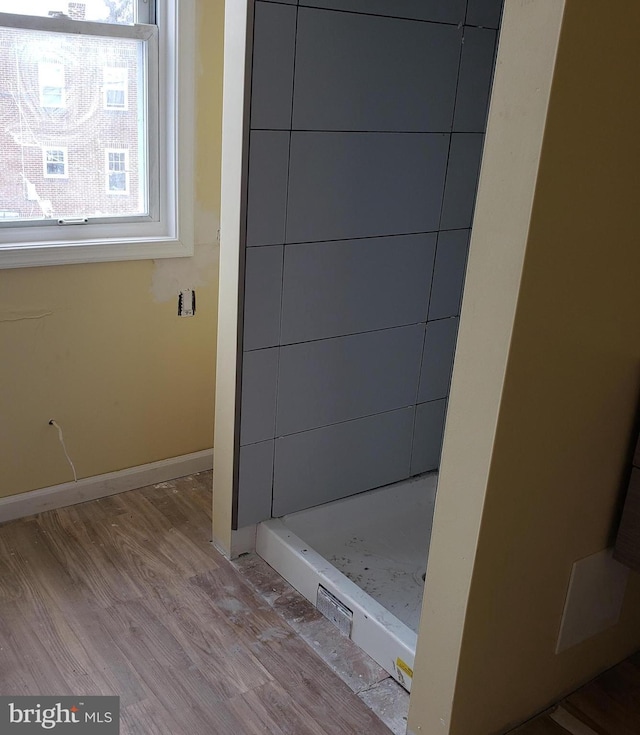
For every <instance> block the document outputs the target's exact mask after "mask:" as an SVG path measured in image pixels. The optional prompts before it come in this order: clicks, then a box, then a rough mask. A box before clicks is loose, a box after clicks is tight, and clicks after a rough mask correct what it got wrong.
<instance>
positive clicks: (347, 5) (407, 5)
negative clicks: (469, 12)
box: [300, 0, 466, 24]
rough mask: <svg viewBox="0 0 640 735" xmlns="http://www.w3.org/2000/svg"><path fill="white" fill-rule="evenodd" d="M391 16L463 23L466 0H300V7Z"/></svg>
mask: <svg viewBox="0 0 640 735" xmlns="http://www.w3.org/2000/svg"><path fill="white" fill-rule="evenodd" d="M303 5H311V6H313V7H316V8H330V9H333V10H349V11H352V12H356V13H370V14H373V15H389V16H394V17H396V18H413V19H416V20H432V21H437V22H439V23H454V24H458V23H462V21H463V20H464V11H465V5H466V2H465V0H300V6H303Z"/></svg>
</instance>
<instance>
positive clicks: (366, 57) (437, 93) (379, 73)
mask: <svg viewBox="0 0 640 735" xmlns="http://www.w3.org/2000/svg"><path fill="white" fill-rule="evenodd" d="M461 37H462V29H460V28H457V27H456V26H451V25H445V24H440V23H409V22H407V21H406V20H398V19H396V18H384V17H380V16H373V15H359V14H357V13H333V12H331V11H327V10H316V9H311V8H300V10H299V16H298V36H297V45H296V72H295V74H296V81H295V97H294V107H293V128H294V130H363V131H364V130H367V131H398V132H402V131H414V132H419V131H422V132H432V131H433V132H448V131H449V130H451V121H452V119H453V107H454V101H455V94H456V78H457V74H458V61H459V56H460V42H461ZM329 49H330V52H328V50H329ZM426 69H427V70H428V69H431V70H437V73H425V70H426Z"/></svg>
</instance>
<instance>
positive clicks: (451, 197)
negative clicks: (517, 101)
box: [440, 133, 484, 230]
mask: <svg viewBox="0 0 640 735" xmlns="http://www.w3.org/2000/svg"><path fill="white" fill-rule="evenodd" d="M483 140H484V135H482V133H455V134H454V135H452V136H451V151H450V153H449V165H448V166H447V184H446V186H445V194H444V203H443V205H442V219H441V221H440V229H441V230H459V229H462V228H465V227H467V228H468V227H471V222H472V220H473V208H474V206H475V202H476V192H477V190H478V174H479V173H480V161H481V159H482V143H483Z"/></svg>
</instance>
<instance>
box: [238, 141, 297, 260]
mask: <svg viewBox="0 0 640 735" xmlns="http://www.w3.org/2000/svg"><path fill="white" fill-rule="evenodd" d="M289 135H290V134H289V133H288V132H281V131H271V130H254V131H253V132H252V133H251V142H250V148H249V194H248V203H247V208H248V211H247V245H248V246H251V245H280V244H281V243H283V242H284V230H285V216H286V209H287V169H288V166H289Z"/></svg>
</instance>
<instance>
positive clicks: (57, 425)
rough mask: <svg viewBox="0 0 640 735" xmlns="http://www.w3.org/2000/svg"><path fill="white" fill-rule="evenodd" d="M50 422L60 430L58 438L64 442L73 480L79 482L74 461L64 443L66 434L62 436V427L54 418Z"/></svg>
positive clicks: (63, 446)
mask: <svg viewBox="0 0 640 735" xmlns="http://www.w3.org/2000/svg"><path fill="white" fill-rule="evenodd" d="M49 423H50V424H51V426H55V427H56V429H57V430H58V438H59V439H60V444H62V449H63V451H64V456H65V457H66V458H67V462H68V463H69V464H70V465H71V469H72V470H73V481H74V482H78V475H76V468H75V467H74V465H73V462H72V461H71V457H70V456H69V452H67V447H66V444H65V443H64V436H62V427H61V426H60V424H58V422H57V421H55V420H54V419H51V421H49Z"/></svg>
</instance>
